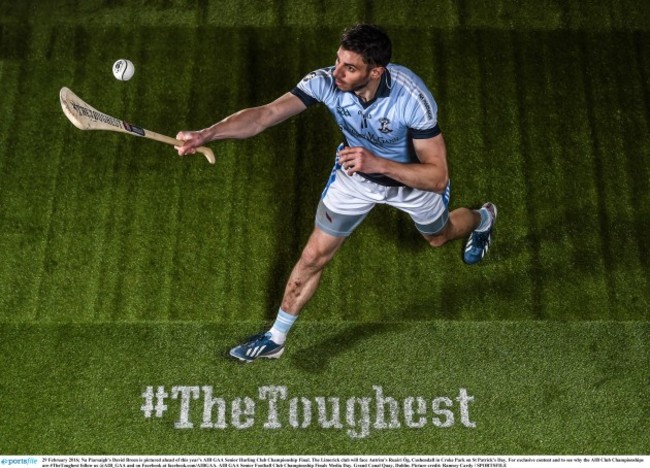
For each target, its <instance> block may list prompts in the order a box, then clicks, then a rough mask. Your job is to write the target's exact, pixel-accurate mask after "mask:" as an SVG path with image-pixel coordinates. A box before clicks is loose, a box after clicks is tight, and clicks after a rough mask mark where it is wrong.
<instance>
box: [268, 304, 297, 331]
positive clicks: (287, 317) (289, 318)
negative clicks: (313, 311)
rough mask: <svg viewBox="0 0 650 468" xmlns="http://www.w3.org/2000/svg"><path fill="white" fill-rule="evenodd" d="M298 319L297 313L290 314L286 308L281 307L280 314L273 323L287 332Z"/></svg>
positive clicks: (277, 328)
mask: <svg viewBox="0 0 650 468" xmlns="http://www.w3.org/2000/svg"><path fill="white" fill-rule="evenodd" d="M297 319H298V316H297V315H291V314H288V313H287V312H285V311H284V310H282V309H280V310H278V315H277V317H276V318H275V323H273V328H275V329H276V330H278V331H279V332H281V333H284V334H287V333H289V330H291V327H292V326H293V323H294V322H295V321H296V320H297Z"/></svg>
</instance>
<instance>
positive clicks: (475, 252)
mask: <svg viewBox="0 0 650 468" xmlns="http://www.w3.org/2000/svg"><path fill="white" fill-rule="evenodd" d="M482 208H485V209H486V210H487V212H488V214H489V216H490V227H489V228H487V230H485V231H481V232H479V231H472V233H471V234H470V235H469V239H468V240H467V244H465V254H464V255H463V259H464V260H465V263H467V264H468V265H474V264H475V263H478V262H480V261H481V260H483V257H484V256H485V254H486V253H487V251H488V249H489V248H490V242H491V241H492V230H493V229H494V223H495V222H496V220H497V207H496V206H494V205H493V204H492V203H489V202H488V203H486V204H485V205H483V207H482Z"/></svg>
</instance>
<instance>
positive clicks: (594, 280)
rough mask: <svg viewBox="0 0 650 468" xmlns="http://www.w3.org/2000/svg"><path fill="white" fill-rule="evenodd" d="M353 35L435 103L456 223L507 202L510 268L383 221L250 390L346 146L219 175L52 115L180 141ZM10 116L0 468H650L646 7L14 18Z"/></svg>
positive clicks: (151, 7)
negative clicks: (118, 463)
mask: <svg viewBox="0 0 650 468" xmlns="http://www.w3.org/2000/svg"><path fill="white" fill-rule="evenodd" d="M359 21H370V22H375V23H378V24H380V25H382V26H384V27H385V28H386V29H387V31H388V32H389V33H390V35H391V37H392V39H393V43H394V54H393V55H394V61H395V62H397V63H402V64H404V65H406V66H408V67H410V68H412V69H413V70H414V71H416V72H417V73H418V74H419V75H420V76H421V77H422V78H423V79H424V80H425V82H426V83H427V84H428V85H429V87H430V89H431V90H432V92H433V94H434V96H435V97H436V100H437V101H438V104H439V108H440V111H439V120H440V125H441V128H442V130H443V133H444V135H445V139H446V141H447V145H448V150H449V165H450V171H451V177H452V183H453V186H452V200H451V203H452V206H455V207H458V206H471V207H478V206H480V205H481V204H482V203H483V202H484V201H487V200H490V201H492V202H494V203H495V204H496V205H497V206H498V208H499V221H498V224H497V229H496V232H495V238H494V243H493V246H492V248H491V250H490V253H489V254H488V257H487V258H486V260H485V261H484V262H483V263H481V264H480V265H478V266H476V267H468V266H466V265H464V264H463V262H462V259H461V252H462V243H461V242H457V243H454V244H452V245H448V246H445V247H443V248H442V249H439V250H433V249H431V248H429V247H427V246H426V244H425V243H424V242H423V241H422V239H421V238H420V236H419V235H418V234H417V231H416V230H415V229H414V227H413V226H412V225H411V222H410V220H409V219H407V217H406V216H403V215H401V214H399V213H397V212H395V211H391V210H389V209H382V208H381V207H380V208H377V209H376V210H375V211H374V212H373V213H372V214H371V215H370V216H369V217H368V219H367V220H366V221H365V222H364V224H363V225H362V226H361V227H360V228H359V229H358V230H357V232H355V234H354V235H353V236H352V237H351V238H350V239H349V240H348V241H347V242H346V244H345V245H344V247H343V248H342V250H341V252H340V253H339V255H337V257H336V258H335V259H334V261H333V262H332V264H331V265H329V267H328V268H327V270H326V272H325V274H324V277H323V281H322V283H321V287H320V289H319V290H318V292H317V294H316V296H315V297H314V299H313V301H312V302H311V303H310V304H309V305H308V306H307V307H306V309H305V310H304V313H303V314H302V316H301V318H300V320H299V322H298V323H297V325H296V326H295V327H294V329H293V330H292V333H291V336H290V337H289V342H288V348H287V352H286V353H285V355H284V356H283V358H282V359H280V360H279V361H277V362H256V363H254V364H251V365H240V364H239V363H237V362H233V361H232V360H229V359H227V358H226V351H227V349H228V348H229V347H230V346H232V345H234V344H235V343H237V342H238V341H239V340H241V339H242V338H245V337H246V336H248V335H250V334H252V333H255V332H257V331H259V330H261V329H263V327H264V326H266V325H268V323H269V322H270V321H271V320H272V319H273V318H274V316H275V312H276V310H277V307H278V305H279V304H278V303H279V300H280V296H281V294H282V291H283V288H284V281H285V280H286V277H287V275H288V273H289V271H290V269H291V267H292V266H293V263H294V262H295V260H296V259H297V258H298V255H299V253H300V249H301V247H302V245H303V244H304V243H305V241H306V239H307V236H308V234H309V232H310V231H311V229H312V226H313V216H314V212H315V207H316V205H317V202H318V198H319V196H320V192H321V191H322V188H323V186H324V183H325V181H326V178H327V176H328V174H329V171H330V168H331V164H332V159H333V153H334V149H335V147H336V145H337V143H338V139H339V134H338V130H337V128H336V127H335V125H334V123H333V122H332V120H331V118H330V117H329V115H328V114H327V112H326V111H325V110H324V109H323V108H314V109H310V110H309V111H308V112H306V113H304V114H301V115H300V116H298V117H296V118H294V119H292V120H290V121H288V122H285V123H283V124H282V125H280V126H278V127H275V128H272V129H269V130H268V131H267V132H265V133H264V134H262V135H259V136H257V137H255V138H252V139H250V140H245V141H228V142H220V143H213V144H211V145H210V146H211V147H212V148H213V150H214V151H215V154H216V155H217V165H216V166H210V165H209V164H207V162H206V161H205V160H204V159H203V158H201V157H196V158H185V159H180V158H178V157H177V156H176V153H175V151H174V150H173V149H172V148H171V147H168V146H165V145H162V144H160V143H157V142H153V141H149V140H144V139H136V138H131V137H127V136H125V135H118V134H112V133H107V132H80V131H79V130H77V129H75V128H74V127H73V126H72V125H71V124H70V123H69V122H68V121H67V120H66V119H65V117H64V116H63V113H62V112H61V109H60V106H59V103H58V91H59V89H60V88H61V87H62V86H67V87H69V88H71V89H72V90H73V91H74V92H75V93H77V94H79V96H80V97H81V98H83V99H84V100H85V101H87V102H88V103H90V104H91V105H93V106H95V107H97V108H98V109H99V110H102V111H104V112H106V113H108V114H111V115H114V116H116V117H119V118H123V119H125V120H127V121H129V122H132V123H133V124H135V125H140V126H143V127H145V128H147V129H150V130H153V131H156V132H159V133H163V134H169V135H174V134H175V133H176V132H177V131H178V130H181V129H194V128H202V127H205V126H208V125H210V124H212V123H214V122H215V121H217V120H219V119H221V118H223V117H225V116H226V115H228V114H229V113H231V112H234V111H236V110H239V109H241V108H244V107H249V106H254V105H259V104H263V103H265V102H268V101H270V100H272V99H274V98H276V97H278V96H279V95H281V94H283V93H285V92H286V91H288V90H290V89H291V88H292V87H293V86H294V85H295V84H296V83H297V82H298V81H299V80H300V79H301V78H302V77H303V76H304V75H305V74H307V73H308V72H309V71H311V70H314V69H316V68H320V67H322V66H326V65H330V64H331V63H332V61H333V57H334V52H335V50H336V46H337V41H338V37H339V34H340V32H341V30H342V29H343V27H345V26H347V25H349V24H352V23H355V22H359ZM118 58H128V59H130V60H132V61H133V62H134V64H135V67H136V73H135V76H134V78H133V79H132V80H131V81H129V82H119V81H117V80H115V79H114V78H113V77H112V75H111V65H112V64H113V62H114V61H115V60H117V59H118ZM0 96H1V99H0V253H1V260H0V415H1V417H0V454H3V455H4V454H122V453H127V454H294V453H299V454H506V453H509V454H605V453H611V454H650V443H649V442H648V438H647V434H648V433H649V432H650V427H649V423H648V421H649V420H650V392H649V390H648V389H649V388H650V344H649V343H650V326H649V322H648V319H649V317H650V260H649V259H650V256H649V255H648V252H647V248H648V232H650V221H649V220H650V137H649V136H648V135H649V134H650V132H649V130H650V10H649V9H648V8H647V7H646V6H645V5H644V4H643V2H633V1H631V0H620V1H616V0H600V1H595V2H581V1H578V0H569V1H566V2H560V1H554V0H543V1H539V2H538V1H532V0H530V1H514V0H498V1H495V2H480V1H473V0H472V1H470V0H463V1H453V0H449V1H441V2H420V1H413V2H408V1H391V2H388V1H384V0H378V1H363V0H357V1H352V2H343V1H312V0H300V1H296V2H290V1H282V0H276V1H271V0H259V1H252V0H250V1H242V2H237V1H214V2H212V1H199V2H194V1H190V0H161V1H149V0H137V1H133V2H126V1H117V0H116V1H112V0H110V1H109V0H88V1H56V2H55V1H54V0H51V1H36V0H32V1H29V0H26V1H23V2H13V1H9V0H0ZM159 387H160V388H162V389H163V390H164V392H166V393H167V394H169V396H168V397H166V399H164V402H163V403H164V404H165V405H166V409H165V411H163V410H162V409H161V410H160V415H159V416H160V417H159V416H158V415H156V410H155V409H150V410H149V414H148V417H147V399H146V393H147V391H148V389H149V388H151V391H152V392H154V393H155V392H156V391H157V390H158V389H159ZM206 387H209V388H210V389H211V392H212V397H213V398H216V399H220V400H219V401H223V405H224V408H225V410H224V413H223V415H222V416H223V418H222V419H220V416H219V414H218V411H217V409H216V408H219V404H220V403H219V402H217V403H215V404H214V406H212V407H210V408H211V409H210V408H208V409H209V411H208V416H207V419H206V416H205V414H206V413H205V412H206V406H205V405H206V401H207V400H208V398H207V396H206V391H205V388H206ZM269 388H275V389H277V388H283V389H284V390H285V391H286V398H281V399H279V400H278V402H277V405H278V408H277V415H276V416H277V420H276V422H277V424H276V425H275V426H274V427H265V425H266V426H269V425H270V426H273V424H269V421H271V420H272V419H273V417H272V416H273V415H272V412H273V410H272V409H271V407H270V404H269V401H268V398H267V397H263V396H262V392H264V391H266V390H264V389H267V390H268V389H269ZM377 388H381V391H382V392H383V395H384V397H386V398H388V399H389V400H386V402H387V403H386V405H384V406H383V407H381V408H379V407H378V403H377V401H378V400H379V396H378V393H377V390H376V389H377ZM174 389H176V394H175V398H174V397H172V393H174ZM183 389H185V390H183ZM463 389H464V390H463ZM191 391H196V392H197V393H196V396H197V398H196V400H195V399H193V397H192V394H191V393H186V395H189V396H188V397H187V398H186V400H187V401H186V403H187V404H188V406H187V408H186V411H185V412H183V409H182V402H183V401H184V400H183V399H184V397H183V392H191ZM462 391H464V392H466V394H467V395H468V397H471V400H463V397H462V395H463V394H462V393H461V392H462ZM319 398H320V399H322V401H328V402H330V403H331V402H332V401H333V400H332V399H338V400H337V401H339V403H340V415H339V419H338V421H336V418H334V417H333V416H332V415H331V414H329V415H327V414H326V415H325V416H323V417H325V419H327V418H326V416H329V417H331V418H333V419H331V420H330V422H331V421H332V420H333V421H334V423H332V425H331V427H325V426H326V424H324V423H323V421H322V420H321V416H322V415H321V414H320V413H319V410H318V401H319ZM364 399H365V400H364ZM215 401H216V400H215ZM364 401H365V402H366V403H364ZM392 401H394V402H395V404H396V405H397V406H396V411H397V413H396V415H395V421H396V422H397V423H398V424H397V425H396V426H395V427H390V426H391V425H390V424H388V422H392V420H391V419H390V418H391V412H390V411H391V409H390V408H391V403H390V402H392ZM251 402H252V403H251ZM409 402H410V403H409ZM420 402H423V405H424V406H423V407H422V408H420V407H419V406H418V405H419V404H420ZM156 403H157V400H156V398H155V397H154V398H153V400H152V402H151V407H152V408H154V407H155V406H156ZM330 403H328V404H330ZM247 404H254V411H252V410H250V407H247V406H246V405H247ZM364 404H367V405H366V407H365V410H367V414H365V413H364V411H365V410H364ZM347 405H349V406H350V408H348V406H347ZM409 405H410V406H409ZM161 408H162V404H161ZM247 408H248V410H250V411H248V410H247ZM331 408H332V407H330V410H331ZM378 408H379V409H378ZM409 408H410V409H409ZM463 408H464V409H463ZM409 411H410V412H409ZM463 411H465V412H463ZM364 414H365V416H364ZM420 423H422V424H420ZM219 424H222V426H223V427H216V426H219ZM383 424H385V425H387V426H388V427H384V425H383ZM179 425H180V426H183V425H184V426H185V427H182V428H181V427H177V426H179ZM189 425H191V426H192V427H189ZM202 425H205V426H206V427H202ZM207 426H210V427H207ZM397 426H399V427H397ZM420 426H421V427H420Z"/></svg>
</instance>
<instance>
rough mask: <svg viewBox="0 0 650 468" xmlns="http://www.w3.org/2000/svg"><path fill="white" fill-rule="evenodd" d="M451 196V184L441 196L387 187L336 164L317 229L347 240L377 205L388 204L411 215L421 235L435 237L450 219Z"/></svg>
mask: <svg viewBox="0 0 650 468" xmlns="http://www.w3.org/2000/svg"><path fill="white" fill-rule="evenodd" d="M449 196H450V185H449V184H447V188H446V189H445V192H444V193H442V194H441V193H436V192H429V191H426V190H419V189H414V188H411V187H387V186H385V185H380V184H377V183H375V182H372V181H370V180H368V179H366V178H365V177H363V176H361V175H359V174H353V175H351V176H350V175H348V174H347V173H346V172H345V171H344V170H343V169H342V168H341V166H340V165H339V164H338V160H337V162H336V164H335V166H334V169H332V173H331V174H330V178H329V181H328V183H327V186H326V187H325V190H324V191H323V195H322V197H321V201H320V203H319V205H318V210H317V212H316V226H317V227H319V228H320V229H321V230H323V231H325V232H326V233H328V234H330V235H332V236H335V237H347V236H349V235H350V234H352V232H353V231H354V229H355V228H356V227H357V226H358V225H359V224H361V222H362V221H363V220H364V219H365V217H366V216H367V215H368V213H370V211H371V210H372V209H373V208H374V206H375V205H376V204H386V205H390V206H394V207H395V208H397V209H399V210H401V211H404V212H406V213H408V214H409V215H410V216H411V218H412V219H413V222H414V223H415V226H416V227H417V229H418V231H420V232H421V233H422V234H428V235H434V234H437V233H439V232H440V231H442V229H443V228H444V227H445V225H446V224H447V220H448V219H449V211H448V208H447V207H448V205H449Z"/></svg>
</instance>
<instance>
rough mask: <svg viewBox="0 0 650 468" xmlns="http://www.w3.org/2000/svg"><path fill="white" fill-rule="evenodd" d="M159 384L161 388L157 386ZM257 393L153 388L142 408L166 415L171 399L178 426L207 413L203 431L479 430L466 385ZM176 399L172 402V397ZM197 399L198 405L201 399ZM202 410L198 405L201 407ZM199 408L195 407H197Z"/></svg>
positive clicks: (190, 425)
mask: <svg viewBox="0 0 650 468" xmlns="http://www.w3.org/2000/svg"><path fill="white" fill-rule="evenodd" d="M154 388H155V390H154ZM257 390H258V391H257V395H255V396H254V397H251V396H243V397H237V398H234V399H231V400H229V401H227V400H226V398H224V397H221V396H214V389H213V387H212V386H181V385H178V386H173V387H171V390H170V391H168V390H167V389H166V388H165V386H158V387H154V386H149V387H147V388H146V390H145V391H144V392H143V393H142V395H141V396H142V398H143V399H144V404H143V405H142V406H141V407H140V410H141V411H142V413H143V414H144V417H145V418H146V419H151V418H152V417H156V418H162V417H163V416H164V415H165V413H167V411H169V406H170V403H177V404H176V405H174V406H176V411H174V414H175V415H177V419H176V421H175V422H174V427H175V428H176V429H194V428H196V427H197V425H196V423H195V422H194V421H193V420H192V413H194V414H196V413H197V412H199V411H202V420H201V423H200V424H198V427H199V428H200V429H220V430H227V429H229V428H233V429H237V430H245V429H251V428H255V427H261V428H263V429H268V430H281V429H283V428H287V427H289V428H292V429H306V428H308V427H320V428H322V429H334V430H346V433H347V435H348V436H349V437H351V438H353V439H363V438H366V437H368V436H369V435H370V433H371V431H373V430H387V429H399V428H409V429H422V428H425V427H427V426H433V427H437V428H449V427H452V426H454V425H456V424H457V423H458V421H460V425H462V426H464V427H468V428H475V427H476V422H474V421H472V419H471V417H470V406H471V404H473V402H474V397H473V396H471V395H470V394H469V393H468V392H467V389H465V388H460V389H459V391H458V395H457V396H455V397H448V396H440V397H433V398H425V397H421V396H417V397H412V396H409V397H406V398H404V399H402V400H398V399H397V398H394V397H392V396H387V395H385V394H384V389H383V387H381V386H379V385H373V386H372V390H373V392H372V394H371V395H368V396H361V397H357V396H353V397H349V398H347V399H345V401H343V400H344V399H342V398H340V397H332V396H328V397H324V396H317V397H311V398H310V397H305V396H291V395H290V393H289V390H288V388H287V387H285V386H281V385H280V386H276V385H267V386H263V387H259V388H258V389H257ZM170 400H172V401H170ZM197 400H202V401H199V402H198V403H195V402H196V401H197ZM197 404H198V405H199V408H198V409H197V408H195V406H196V405H197ZM193 409H194V411H192V410H193Z"/></svg>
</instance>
